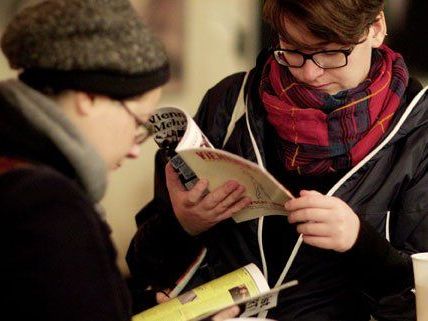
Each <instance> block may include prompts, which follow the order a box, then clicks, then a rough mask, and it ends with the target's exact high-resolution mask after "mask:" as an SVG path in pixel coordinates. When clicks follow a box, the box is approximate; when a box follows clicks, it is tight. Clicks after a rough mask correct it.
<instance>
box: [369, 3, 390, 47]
mask: <svg viewBox="0 0 428 321" xmlns="http://www.w3.org/2000/svg"><path fill="white" fill-rule="evenodd" d="M370 29H371V30H372V33H371V34H370V35H369V36H370V37H372V39H371V44H372V48H378V47H380V46H381V45H382V44H383V41H384V39H385V36H386V30H387V28H386V21H385V14H384V13H383V11H381V13H379V15H378V16H377V18H376V21H375V22H374V23H373V24H372V25H371V26H370Z"/></svg>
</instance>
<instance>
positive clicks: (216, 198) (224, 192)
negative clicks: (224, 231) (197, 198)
mask: <svg viewBox="0 0 428 321" xmlns="http://www.w3.org/2000/svg"><path fill="white" fill-rule="evenodd" d="M240 186H241V185H239V183H238V182H236V181H227V182H226V183H225V184H223V185H221V186H219V187H218V188H216V189H215V190H214V191H213V192H212V193H210V194H208V195H207V197H206V198H205V202H204V203H205V204H204V207H205V208H206V209H213V208H214V207H216V206H217V205H218V204H219V203H220V202H223V201H224V200H225V199H226V198H227V197H228V196H229V195H231V194H232V193H233V192H234V191H236V190H237V189H238V188H239V187H240ZM242 192H243V191H242ZM242 192H241V193H242Z"/></svg>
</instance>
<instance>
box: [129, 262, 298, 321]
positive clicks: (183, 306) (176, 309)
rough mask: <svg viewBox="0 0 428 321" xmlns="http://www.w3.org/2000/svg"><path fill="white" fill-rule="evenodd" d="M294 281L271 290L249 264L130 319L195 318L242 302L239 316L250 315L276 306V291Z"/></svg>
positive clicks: (192, 320) (180, 320) (178, 320)
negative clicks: (242, 309)
mask: <svg viewBox="0 0 428 321" xmlns="http://www.w3.org/2000/svg"><path fill="white" fill-rule="evenodd" d="M294 284H297V282H296V281H293V282H290V283H286V284H284V285H283V286H282V287H279V288H275V289H273V290H270V289H269V286H268V284H267V282H266V280H265V279H264V277H263V274H262V273H261V271H260V270H259V269H258V268H257V266H256V265H255V264H249V265H246V266H244V267H242V268H240V269H238V270H235V271H233V272H231V273H229V274H226V275H224V276H222V277H220V278H217V279H215V280H212V281H210V282H208V283H205V284H203V285H201V286H198V287H196V288H194V289H192V290H190V291H187V292H185V293H183V294H180V295H179V296H178V297H176V298H174V299H171V300H170V301H168V302H165V303H162V304H159V305H157V306H155V307H153V308H151V309H148V310H146V311H143V312H141V313H139V314H137V315H135V316H134V317H133V318H132V321H164V320H168V321H196V320H201V319H203V318H204V317H206V316H208V315H211V314H213V313H215V312H218V311H220V310H222V309H224V308H226V307H229V306H232V305H234V304H241V303H242V304H243V305H244V306H245V311H244V313H243V314H242V316H250V315H254V314H257V313H259V312H260V311H263V310H266V309H270V308H272V307H274V306H276V303H277V297H278V291H279V290H281V289H283V288H286V287H289V286H292V285H294ZM261 294H262V295H261Z"/></svg>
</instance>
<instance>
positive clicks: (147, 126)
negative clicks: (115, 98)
mask: <svg viewBox="0 0 428 321" xmlns="http://www.w3.org/2000/svg"><path fill="white" fill-rule="evenodd" d="M120 104H121V105H122V107H123V108H125V110H126V111H127V112H128V114H129V115H131V116H132V117H133V118H134V120H135V123H136V125H137V130H138V133H137V135H136V136H135V144H137V145H140V144H142V143H144V142H145V141H146V140H147V138H149V137H150V136H151V135H153V132H154V130H153V126H152V124H151V123H150V122H146V121H144V120H142V119H141V118H140V117H139V116H138V115H137V114H135V113H134V112H133V111H132V110H131V109H130V108H129V107H128V106H127V105H126V104H125V103H124V102H123V101H120Z"/></svg>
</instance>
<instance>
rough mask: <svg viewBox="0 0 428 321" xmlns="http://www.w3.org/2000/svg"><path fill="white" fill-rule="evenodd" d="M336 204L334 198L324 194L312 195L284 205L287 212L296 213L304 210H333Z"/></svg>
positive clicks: (295, 199) (292, 200)
mask: <svg viewBox="0 0 428 321" xmlns="http://www.w3.org/2000/svg"><path fill="white" fill-rule="evenodd" d="M334 204H335V201H334V198H333V197H330V196H325V195H322V194H319V193H318V194H314V193H311V194H309V195H304V196H301V197H298V198H293V199H291V200H289V201H287V202H286V203H285V204H284V207H285V209H286V210H287V211H296V210H299V209H303V208H324V209H329V208H332V207H333V206H334Z"/></svg>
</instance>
